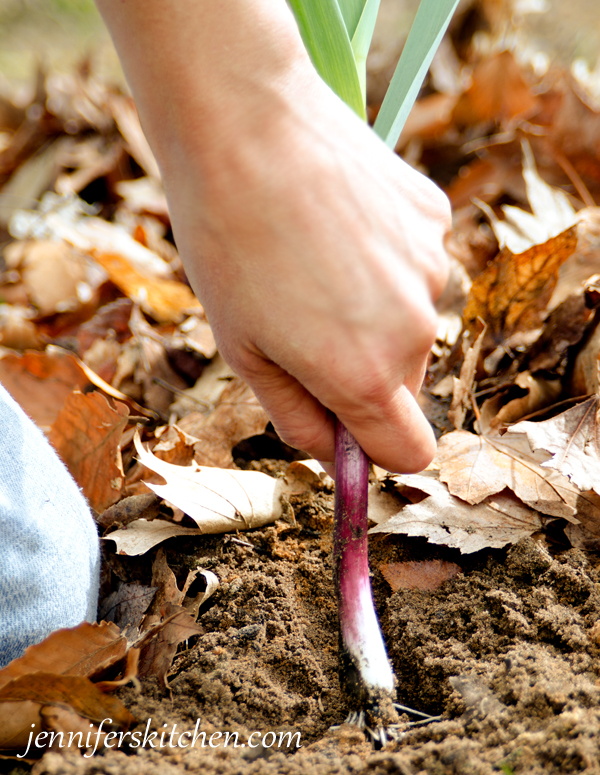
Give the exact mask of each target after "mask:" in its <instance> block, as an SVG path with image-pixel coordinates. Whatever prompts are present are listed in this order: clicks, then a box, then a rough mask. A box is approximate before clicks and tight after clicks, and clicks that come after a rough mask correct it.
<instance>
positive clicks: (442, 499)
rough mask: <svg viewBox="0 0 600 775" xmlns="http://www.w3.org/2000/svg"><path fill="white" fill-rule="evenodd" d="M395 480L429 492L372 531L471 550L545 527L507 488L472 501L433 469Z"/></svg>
mask: <svg viewBox="0 0 600 775" xmlns="http://www.w3.org/2000/svg"><path fill="white" fill-rule="evenodd" d="M392 479H393V480H394V481H395V482H397V483H398V484H400V485H405V486H407V487H411V488H416V489H418V490H421V491H422V492H424V493H426V494H427V496H428V497H426V498H425V499H424V500H422V501H420V502H418V503H409V504H407V505H406V506H404V507H402V508H401V509H399V511H398V513H397V514H396V515H395V516H393V517H392V518H391V519H389V520H388V521H387V522H382V523H381V524H379V525H377V526H376V527H374V528H371V530H369V533H400V534H404V535H409V536H423V537H425V538H427V540H428V541H429V542H430V543H432V544H442V545H443V546H448V547H451V548H455V549H459V550H460V552H462V553H463V554H471V553H473V552H478V551H480V550H481V549H486V548H496V549H499V548H501V547H503V546H506V544H514V543H517V541H519V540H520V539H521V538H524V537H525V536H530V535H532V534H533V533H536V532H537V531H538V530H540V529H541V528H542V527H543V522H542V518H541V517H540V515H539V514H538V513H537V512H536V511H534V509H531V508H529V507H528V506H526V505H525V504H523V503H521V501H519V499H518V498H516V497H515V496H514V495H513V494H512V493H510V492H507V491H505V492H500V493H498V494H496V495H493V496H490V497H488V498H486V499H484V500H483V501H480V502H479V503H477V504H474V505H473V504H469V503H465V501H462V500H460V499H459V498H457V497H455V496H454V495H451V494H450V493H449V492H448V488H447V487H446V485H445V484H443V483H442V482H440V481H439V480H438V479H436V478H435V477H434V476H433V475H432V474H431V473H429V474H427V475H423V474H416V475H412V476H403V475H396V476H393V477H392Z"/></svg>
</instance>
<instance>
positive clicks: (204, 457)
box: [177, 377, 269, 468]
mask: <svg viewBox="0 0 600 775" xmlns="http://www.w3.org/2000/svg"><path fill="white" fill-rule="evenodd" d="M268 422H269V417H268V415H267V413H266V412H265V410H264V409H263V408H262V406H261V405H260V404H259V402H258V399H257V398H256V396H255V395H254V393H253V392H252V389H251V388H250V386H249V385H247V384H246V383H245V382H244V381H243V380H241V379H240V378H239V377H235V378H234V379H232V380H231V381H230V382H229V384H228V385H227V386H226V387H225V389H224V390H223V391H222V393H221V395H220V396H219V398H218V399H217V402H216V405H215V408H214V410H213V411H212V412H210V414H208V415H207V416H206V415H201V414H199V413H197V412H195V413H194V415H193V416H190V415H188V417H184V418H182V419H181V420H180V421H179V422H178V423H177V425H178V426H179V428H180V429H181V430H182V431H185V433H187V434H189V435H190V436H194V437H195V438H196V439H197V441H196V443H195V445H194V459H195V461H196V462H197V463H199V464H200V465H201V466H216V467H218V468H231V467H232V466H233V456H232V454H231V450H232V449H233V448H234V447H235V445H236V444H239V442H240V441H242V440H243V439H247V438H250V437H251V436H257V435H258V434H260V433H264V430H265V428H266V427H267V423H268Z"/></svg>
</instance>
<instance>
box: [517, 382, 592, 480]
mask: <svg viewBox="0 0 600 775" xmlns="http://www.w3.org/2000/svg"><path fill="white" fill-rule="evenodd" d="M599 404H600V397H599V396H592V397H591V398H588V399H587V401H582V402H581V403H580V404H576V405H575V406H573V407H571V408H570V409H567V410H566V411H565V412H562V413H561V414H559V415H556V417H552V418H551V419H550V420H544V421H543V422H531V421H528V420H527V421H524V422H520V423H517V424H516V425H513V426H512V427H511V428H509V429H508V430H509V432H510V433H524V434H525V435H526V436H527V439H528V441H529V443H530V444H531V447H532V449H534V450H535V449H543V450H545V451H546V452H550V453H551V454H552V458H551V459H550V460H547V461H545V462H544V463H542V465H543V466H544V467H546V468H554V469H556V470H557V471H560V473H561V474H563V475H564V476H568V477H569V479H570V480H571V481H572V482H573V484H575V485H577V487H578V488H579V489H580V490H582V491H586V490H594V491H595V492H596V493H598V494H600V428H599V426H598V412H599Z"/></svg>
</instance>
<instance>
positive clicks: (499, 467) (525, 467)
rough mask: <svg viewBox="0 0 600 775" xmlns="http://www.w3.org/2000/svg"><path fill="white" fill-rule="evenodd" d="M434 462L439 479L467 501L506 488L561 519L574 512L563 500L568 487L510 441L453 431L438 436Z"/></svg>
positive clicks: (469, 501) (565, 498)
mask: <svg viewBox="0 0 600 775" xmlns="http://www.w3.org/2000/svg"><path fill="white" fill-rule="evenodd" d="M435 463H436V465H438V466H439V469H440V480H441V481H442V482H445V483H446V484H447V485H448V489H449V490H450V492H451V493H452V494H453V495H456V496H457V497H458V498H461V499H462V500H464V501H466V502H467V503H472V504H476V503H481V502H482V501H483V500H484V499H485V498H488V497H490V496H491V495H495V494H496V493H500V492H502V490H504V489H505V488H508V489H510V490H512V491H513V492H514V493H515V495H516V496H517V497H518V498H520V500H521V501H523V502H524V503H526V504H528V505H529V506H531V507H532V508H534V509H537V510H538V511H541V512H542V514H548V515H550V516H554V517H563V518H565V519H570V518H572V517H573V516H574V514H575V508H574V507H573V506H572V505H570V503H568V502H567V501H568V500H569V498H568V495H567V491H568V490H570V491H571V493H572V488H568V487H565V486H564V485H562V483H556V482H554V481H550V480H551V477H550V472H549V471H547V470H545V469H543V468H542V467H541V466H540V465H539V463H538V462H536V461H535V459H534V457H533V455H531V454H530V455H529V456H527V455H524V454H523V450H522V448H520V447H519V445H518V443H515V442H513V441H511V442H510V443H509V442H508V441H507V440H505V439H499V438H497V439H493V440H492V439H489V438H487V437H485V436H476V435H475V434H474V433H468V432H467V431H453V432H452V433H448V434H447V435H446V436H443V437H442V438H441V439H440V441H439V444H438V452H437V455H436V458H435ZM565 484H566V485H568V482H567V481H566V480H565Z"/></svg>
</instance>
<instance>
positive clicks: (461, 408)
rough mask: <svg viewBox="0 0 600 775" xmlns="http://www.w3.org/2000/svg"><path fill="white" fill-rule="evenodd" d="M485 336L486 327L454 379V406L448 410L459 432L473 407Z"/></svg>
mask: <svg viewBox="0 0 600 775" xmlns="http://www.w3.org/2000/svg"><path fill="white" fill-rule="evenodd" d="M484 336H485V326H484V328H483V331H482V332H481V333H480V334H479V336H478V337H477V339H476V340H475V341H474V342H473V346H472V347H469V349H468V350H467V354H466V355H465V358H464V361H463V362H462V366H461V367H460V377H459V378H458V379H456V378H454V387H453V391H452V404H451V405H450V409H448V419H449V420H450V422H451V423H452V424H453V425H454V427H455V428H456V429H457V430H460V429H461V428H462V425H463V422H464V421H465V416H466V414H467V410H468V409H469V408H470V405H471V391H472V390H473V383H474V381H475V373H476V371H477V363H478V361H479V356H480V354H481V345H482V344H483V338H484Z"/></svg>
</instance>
